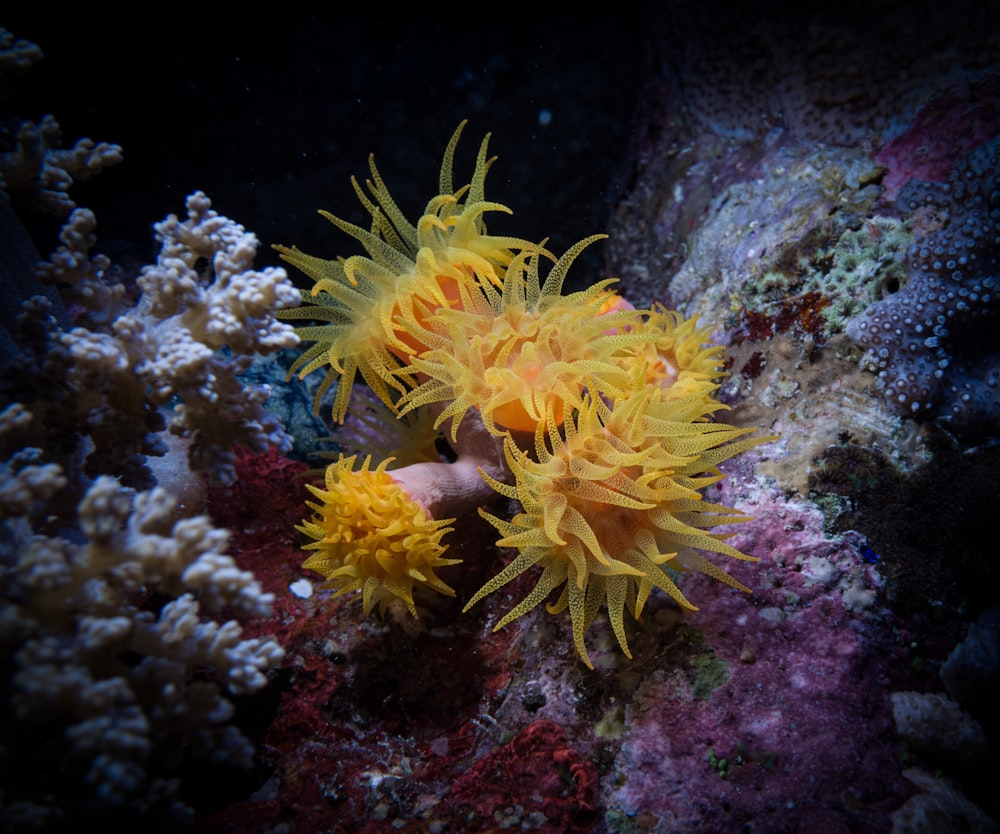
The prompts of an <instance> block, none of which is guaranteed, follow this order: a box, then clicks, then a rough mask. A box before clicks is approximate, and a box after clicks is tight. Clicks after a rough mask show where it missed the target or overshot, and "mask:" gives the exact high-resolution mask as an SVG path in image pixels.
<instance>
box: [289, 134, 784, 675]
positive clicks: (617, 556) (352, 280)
mask: <svg viewBox="0 0 1000 834" xmlns="http://www.w3.org/2000/svg"><path fill="white" fill-rule="evenodd" d="M463 126H464V122H463V124H462V125H459V128H458V130H456V131H455V133H454V135H453V136H452V138H451V141H450V142H449V143H448V146H447V148H446V150H445V154H444V159H443V161H442V164H441V174H440V185H439V192H440V193H439V194H438V195H437V196H436V197H434V198H433V199H431V200H430V201H429V202H428V204H427V207H426V210H425V213H424V215H423V216H422V217H421V218H420V220H419V221H418V222H417V224H416V225H415V226H414V225H411V224H410V223H409V222H408V221H407V220H406V218H405V217H404V216H403V214H402V212H401V211H400V210H399V208H398V207H397V206H396V204H395V203H394V202H393V200H392V198H391V197H390V196H389V193H388V190H387V189H386V187H385V184H384V183H383V182H382V179H381V177H380V176H379V173H378V171H377V169H376V168H375V165H374V163H373V162H371V161H369V164H370V167H371V177H372V178H371V180H370V181H368V182H367V192H366V191H365V190H363V189H362V188H361V186H360V185H358V183H357V181H352V182H353V184H354V190H355V192H356V194H357V196H358V198H359V199H360V201H361V203H362V205H363V206H364V207H365V209H367V211H368V213H369V214H370V215H371V217H372V226H371V230H370V231H366V230H365V229H362V228H360V227H358V226H354V225H352V224H350V223H347V222H346V221H344V220H341V219H339V218H336V217H334V216H332V215H328V214H327V215H325V216H326V217H327V218H328V219H329V220H330V221H331V222H332V223H333V224H334V225H336V226H338V227H339V228H340V229H342V230H343V231H345V232H347V233H348V234H349V235H351V236H352V237H354V238H356V239H357V240H358V241H360V243H361V244H362V245H363V246H364V248H365V250H366V252H367V255H355V256H353V257H350V258H346V259H340V260H335V261H326V260H322V259H319V258H315V257H311V256H309V255H305V254H303V253H302V252H299V251H298V250H297V249H289V248H285V247H278V248H279V251H280V252H281V253H282V257H283V258H284V259H285V260H287V261H289V262H290V263H292V264H294V265H296V266H298V267H300V268H301V269H302V270H303V271H304V272H306V274H308V275H309V276H311V277H312V278H313V279H314V280H315V286H314V287H313V290H312V292H311V293H303V305H302V306H301V307H299V308H297V309H295V310H290V311H283V312H282V313H281V314H280V315H281V316H282V317H283V318H287V319H298V320H311V321H313V322H319V324H310V325H307V326H304V327H300V328H297V332H298V334H299V335H300V336H301V337H302V338H303V339H304V340H307V341H310V340H311V341H313V342H314V343H315V344H313V345H312V347H310V348H309V349H308V350H307V351H306V352H305V353H304V354H302V355H301V356H300V357H299V358H298V359H297V360H296V361H295V363H294V364H293V366H292V369H291V373H295V372H298V373H299V375H300V376H305V375H307V374H309V373H310V372H312V371H314V370H317V369H320V368H324V367H325V368H326V369H327V371H326V377H325V378H324V380H323V382H322V383H321V384H320V386H319V388H318V391H317V393H316V396H315V400H314V405H315V407H316V409H317V410H318V408H319V405H320V401H321V400H322V398H323V396H324V394H325V393H326V391H327V390H328V389H329V387H330V386H331V385H332V384H333V382H335V381H336V380H337V379H338V378H339V379H340V384H339V388H338V391H337V395H336V398H335V401H334V406H333V416H334V419H335V420H337V421H339V422H343V420H344V417H345V414H346V411H347V407H348V400H349V398H350V395H351V387H352V385H353V383H354V380H355V377H356V376H357V374H359V373H360V374H361V376H362V378H363V379H364V380H365V382H367V383H368V385H369V386H370V388H371V389H372V391H374V393H375V394H376V395H377V396H378V397H379V399H381V400H382V402H384V403H385V404H386V405H387V406H389V408H390V409H392V411H393V413H394V414H395V415H396V417H397V418H401V419H406V418H407V417H408V416H409V415H411V414H413V415H414V416H416V415H417V414H419V413H420V411H421V410H423V411H424V417H423V418H422V419H421V420H420V421H419V423H418V426H419V428H420V431H419V432H415V433H414V436H419V438H420V440H419V445H420V446H421V448H422V450H423V452H424V455H423V458H425V459H423V460H421V461H420V462H414V463H411V464H409V465H407V466H405V467H402V468H400V469H397V470H394V471H393V472H391V473H390V472H387V463H388V462H383V463H382V464H380V465H379V466H378V467H377V468H376V469H375V470H374V471H372V470H371V469H370V457H369V458H368V459H366V460H365V462H364V464H363V465H362V466H361V468H360V470H358V471H354V462H355V460H356V458H355V457H351V458H343V457H341V459H340V460H339V461H337V462H336V463H335V464H332V465H331V466H330V467H329V468H328V469H327V473H326V489H325V490H324V489H320V488H318V487H310V489H311V490H312V492H313V494H314V495H315V496H316V497H317V498H318V499H319V502H318V503H317V502H309V504H308V506H309V507H310V508H311V509H312V510H313V513H314V515H313V517H312V519H311V520H307V521H304V522H303V523H302V525H301V526H300V527H299V528H298V529H299V530H301V531H302V532H304V533H305V534H306V535H308V536H309V537H310V538H311V539H312V541H311V542H310V543H309V544H307V545H306V549H307V550H311V551H314V552H313V554H312V555H311V556H310V557H309V558H308V559H307V560H306V561H305V563H304V565H305V567H306V568H309V569H312V570H316V571H318V572H320V573H321V574H323V575H324V576H325V577H326V578H327V580H328V584H329V585H330V586H331V587H333V588H335V589H336V590H337V594H338V595H340V594H346V593H348V592H360V594H361V597H362V601H363V605H364V610H365V613H369V612H370V611H371V610H372V608H373V607H374V606H375V604H376V603H378V606H379V610H380V612H384V611H385V609H386V607H387V606H388V605H390V604H392V603H393V602H394V601H395V600H400V601H402V603H403V604H405V606H406V608H407V609H408V610H409V611H410V613H411V614H413V615H414V616H416V613H417V612H416V605H415V603H414V599H413V592H414V590H415V589H416V588H417V587H426V588H429V589H431V590H435V591H438V592H441V593H444V594H447V595H449V596H454V592H453V591H452V589H451V588H450V587H449V586H448V585H446V584H445V583H444V582H443V581H442V580H441V579H439V578H438V576H437V575H436V573H435V571H436V569H438V568H441V567H445V566H447V565H453V564H457V563H458V562H459V560H457V559H446V558H444V556H443V554H444V552H445V548H446V545H445V544H443V543H442V538H443V536H444V535H445V534H446V533H447V532H448V531H449V530H450V529H451V528H449V527H447V526H446V525H448V524H451V523H452V522H453V521H454V520H455V519H453V518H450V519H447V520H438V519H439V517H440V516H444V515H449V516H451V515H454V516H456V517H458V516H461V515H462V514H464V513H466V512H469V511H471V510H472V509H474V508H478V509H479V512H480V514H481V515H482V516H483V517H484V518H486V519H487V520H488V521H489V522H490V523H491V524H492V525H493V526H494V527H495V528H496V529H497V530H498V531H499V532H500V535H501V538H500V540H499V542H498V544H499V545H500V546H503V547H510V548H513V549H515V550H516V553H515V555H514V557H513V560H512V561H511V562H510V563H509V564H508V565H507V566H506V567H505V568H504V569H503V570H502V571H501V572H500V573H499V574H498V575H497V576H495V577H493V578H492V579H490V580H489V581H487V582H486V583H485V584H484V585H483V586H482V588H480V589H479V591H478V592H476V594H475V595H474V596H473V597H472V598H471V599H470V600H469V602H468V604H467V605H466V608H465V610H468V608H470V607H471V606H472V605H474V604H475V603H476V602H478V601H479V600H481V599H483V598H484V597H486V596H487V595H489V594H491V593H493V592H494V591H497V590H499V589H500V588H502V587H504V586H505V585H507V584H508V583H509V582H511V581H512V580H514V579H515V578H516V577H518V576H520V575H521V574H523V573H526V572H528V571H538V576H537V579H536V584H535V586H534V588H533V589H532V590H530V591H529V592H528V593H527V595H526V596H525V597H524V598H523V599H521V600H520V601H519V602H518V603H517V604H515V605H514V607H513V608H512V609H511V610H510V611H508V612H507V613H506V614H505V615H504V616H502V617H501V618H500V621H499V622H498V623H497V624H496V628H501V627H503V626H504V625H506V624H508V623H510V622H511V621H512V620H515V619H517V618H518V617H520V616H522V615H523V614H525V613H527V612H528V611H531V610H532V609H534V608H535V607H536V606H538V605H539V604H540V603H542V602H546V603H548V604H547V607H548V609H549V611H551V612H553V613H557V612H561V611H563V610H568V611H569V615H570V620H571V624H572V632H573V643H574V646H575V648H576V651H577V653H578V654H579V656H580V657H581V658H582V660H583V661H584V662H585V663H586V664H587V665H588V666H590V665H592V664H591V661H590V657H589V656H588V653H587V647H586V639H585V638H586V633H587V630H588V628H589V627H590V625H591V624H592V622H593V621H594V618H595V617H596V616H597V613H598V611H599V610H600V609H601V608H602V607H604V608H606V609H607V611H608V617H609V619H610V623H611V628H612V630H613V632H614V634H615V636H616V638H617V640H618V643H619V645H620V646H621V649H622V651H623V652H624V653H625V654H626V655H627V656H629V657H631V654H630V652H629V647H628V641H627V639H626V626H625V616H624V612H625V609H626V607H627V608H628V610H629V611H630V612H631V614H632V616H633V617H635V618H636V619H638V618H639V617H640V616H641V614H642V610H643V608H644V606H645V604H646V601H647V599H648V598H649V595H650V594H651V593H652V591H653V589H654V588H659V589H661V590H662V591H664V592H665V593H666V594H668V595H669V596H670V597H671V598H672V599H674V600H675V601H676V602H677V603H678V604H679V605H681V606H682V607H684V608H688V609H692V608H693V607H694V606H692V605H691V603H689V602H688V600H687V599H686V598H685V597H684V595H683V594H682V593H681V591H680V589H679V588H678V586H677V584H676V582H675V577H676V574H677V573H679V572H683V571H687V570H697V571H700V572H702V573H704V574H706V575H708V576H711V577H713V578H715V579H718V580H720V581H722V582H724V583H726V584H728V585H730V586H732V587H734V588H737V589H740V590H743V591H747V590H748V589H747V588H746V587H744V586H743V585H742V584H741V583H740V582H738V581H737V580H735V579H734V578H733V577H731V576H730V575H729V574H728V573H726V572H725V571H724V570H722V569H721V568H719V567H718V566H716V565H715V564H714V563H713V562H711V561H709V560H708V559H707V558H706V557H705V556H703V555H701V553H700V551H708V552H710V553H715V554H720V555H724V556H729V557H732V558H736V559H745V560H746V559H750V557H748V556H746V555H744V554H742V553H740V552H739V551H738V550H737V549H735V548H734V547H732V546H731V545H730V544H728V543H727V542H726V541H725V539H726V538H727V535H726V534H724V533H721V532H717V531H716V528H719V527H723V526H726V525H730V524H734V523H737V522H741V521H745V520H746V517H745V516H743V515H741V514H740V513H739V512H737V511H736V510H735V509H731V508H729V507H725V506H722V505H720V504H716V503H713V502H711V501H706V500H705V499H704V497H703V490H705V489H706V488H707V487H709V486H710V485H712V484H714V483H716V482H718V481H719V480H720V479H721V478H722V477H723V476H722V474H721V472H720V471H719V469H718V465H719V464H720V463H722V462H723V461H725V460H727V459H729V458H731V457H733V456H734V455H737V454H739V453H741V452H743V451H745V450H747V449H750V448H751V447H754V446H757V445H759V444H761V443H764V442H766V441H768V440H770V439H772V438H770V437H750V436H748V435H750V434H751V433H752V432H754V429H749V428H738V427H735V426H730V425H726V424H724V423H720V422H716V420H715V415H716V414H717V412H719V411H721V410H724V409H725V408H726V406H724V405H723V404H722V403H720V402H719V401H718V400H717V399H716V398H715V392H716V390H717V389H718V387H719V380H720V379H721V378H722V377H724V376H725V374H724V373H723V371H722V368H723V359H724V357H723V350H722V348H721V347H719V346H716V345H713V344H712V343H711V340H710V338H709V330H710V328H707V327H703V326H701V325H699V323H698V321H697V319H696V318H692V319H684V318H683V316H681V315H680V314H679V313H675V312H671V311H668V310H666V309H664V308H663V307H662V306H660V305H654V306H653V307H651V308H649V309H643V310H637V309H635V308H634V307H632V305H630V304H628V302H627V301H625V300H624V299H623V298H621V296H619V295H617V294H616V293H615V292H614V291H613V290H612V289H611V285H612V284H613V283H614V281H612V280H607V281H601V282H598V283H596V284H594V285H593V286H591V287H589V288H588V289H585V290H582V291H579V292H573V293H570V294H566V295H564V294H563V284H564V281H565V278H566V273H567V270H568V269H569V268H570V266H571V264H572V263H573V262H574V259H575V258H576V257H577V256H578V255H579V253H580V252H581V251H582V250H583V249H584V247H586V246H588V245H590V244H591V243H592V242H594V241H595V240H598V239H599V238H601V237H603V235H594V236H593V237H590V238H587V239H585V240H582V241H580V242H579V243H577V244H576V245H575V246H573V247H571V248H570V249H569V250H568V251H567V252H566V253H565V254H564V255H562V257H560V258H558V259H557V258H555V257H554V256H553V255H552V254H551V253H550V252H549V251H548V250H547V249H546V248H545V242H544V241H543V242H541V243H539V244H534V243H531V242H528V241H526V240H522V239H520V238H515V237H504V236H491V235H489V234H487V233H486V229H485V226H484V224H483V215H484V214H485V213H486V212H488V211H502V212H507V213H509V209H507V208H506V207H505V206H501V205H499V204H497V203H492V202H488V201H487V200H486V199H485V197H484V194H483V190H484V183H485V178H486V173H487V171H488V170H489V168H490V165H491V164H492V161H493V160H492V159H489V158H488V157H487V142H488V139H489V136H488V135H487V137H486V139H484V140H483V142H482V144H481V146H480V148H479V153H478V156H477V159H476V164H475V170H474V173H473V176H472V179H471V182H470V183H469V185H467V186H464V187H462V188H459V189H457V190H456V189H455V188H454V187H453V184H452V166H453V161H454V154H455V147H456V144H457V142H458V139H459V136H460V134H461V131H462V127H463ZM542 259H548V260H550V261H552V266H551V267H550V268H549V270H548V272H547V274H545V275H544V277H543V274H542V270H541V261H542ZM431 421H433V422H432V423H431ZM448 421H450V423H451V425H450V431H449V432H448V438H449V440H450V444H451V447H452V449H451V452H452V453H453V454H451V455H446V456H445V457H444V458H439V457H438V455H437V454H436V448H435V447H433V446H432V445H431V444H432V443H433V442H434V441H435V433H436V431H437V429H438V428H439V427H441V426H442V425H443V424H444V423H447V422H448ZM428 426H430V430H427V428H428ZM356 433H358V434H359V435H360V437H359V440H360V447H362V448H366V451H370V450H371V448H372V447H373V445H372V442H371V441H372V438H373V437H375V436H376V435H377V434H378V432H377V431H369V430H368V427H367V424H365V423H363V422H362V423H361V424H360V429H356ZM413 442H414V443H416V442H417V441H416V440H414V441H413ZM427 458H429V459H427ZM446 458H447V460H446ZM497 494H499V495H500V496H504V497H506V498H508V499H511V500H513V501H517V502H519V505H520V508H519V509H520V511H518V512H516V514H515V515H514V516H513V518H510V519H509V520H508V519H507V518H500V517H498V516H496V515H493V514H492V513H489V512H485V511H484V510H483V507H484V506H486V505H487V504H488V503H489V502H490V501H491V500H492V499H494V498H495V497H496V496H497ZM555 591H558V595H555V594H554V593H553V592H555ZM553 596H554V597H555V599H554V601H550V597H553Z"/></svg>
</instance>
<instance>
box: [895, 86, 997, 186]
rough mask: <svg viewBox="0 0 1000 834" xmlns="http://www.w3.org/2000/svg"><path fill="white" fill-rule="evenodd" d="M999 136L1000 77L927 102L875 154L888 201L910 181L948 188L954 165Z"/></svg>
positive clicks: (953, 90)
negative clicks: (908, 123) (946, 185)
mask: <svg viewBox="0 0 1000 834" xmlns="http://www.w3.org/2000/svg"><path fill="white" fill-rule="evenodd" d="M997 133H1000V75H990V76H987V77H986V78H983V79H980V80H977V81H972V82H966V83H964V84H956V85H954V86H953V87H951V88H949V89H948V90H946V91H945V92H944V93H942V94H941V95H939V96H938V97H936V98H934V99H932V100H931V101H929V102H927V104H925V105H924V106H923V107H922V108H921V109H920V112H919V113H917V116H916V118H915V119H914V120H913V122H912V123H911V124H910V125H908V126H907V128H906V129H905V130H904V131H903V132H901V133H900V134H899V135H897V136H895V137H893V138H892V139H891V140H890V141H889V142H887V143H886V144H885V145H884V146H883V147H882V149H881V150H880V151H879V152H878V154H876V156H875V161H876V162H878V163H879V165H883V166H885V168H886V173H885V176H884V177H883V178H882V186H883V188H884V189H885V193H884V197H885V198H886V199H892V198H894V197H895V196H896V195H897V194H898V193H899V190H900V189H901V188H902V187H903V186H904V185H906V183H907V182H909V181H910V180H911V179H914V180H924V181H927V182H939V183H944V182H947V181H948V180H949V178H950V177H951V172H952V170H953V169H954V167H955V164H956V163H957V162H959V161H960V160H961V159H962V158H963V157H964V156H966V155H967V154H968V153H970V152H971V151H973V150H975V148H976V147H978V146H979V145H981V144H983V143H984V142H988V141H989V140H990V139H992V138H993V137H994V136H996V135H997Z"/></svg>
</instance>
